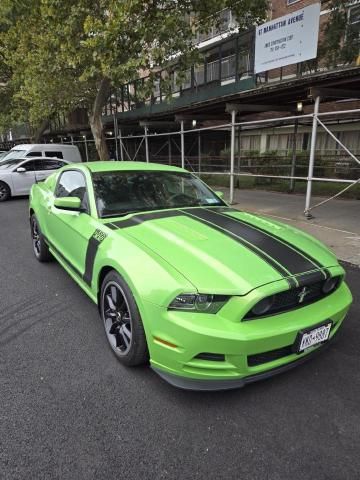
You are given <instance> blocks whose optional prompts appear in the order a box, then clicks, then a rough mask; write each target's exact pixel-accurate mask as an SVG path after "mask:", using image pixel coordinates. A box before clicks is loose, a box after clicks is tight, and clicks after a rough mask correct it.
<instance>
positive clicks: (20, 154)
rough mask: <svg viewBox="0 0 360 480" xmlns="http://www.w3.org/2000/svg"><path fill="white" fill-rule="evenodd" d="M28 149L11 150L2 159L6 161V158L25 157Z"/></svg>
mask: <svg viewBox="0 0 360 480" xmlns="http://www.w3.org/2000/svg"><path fill="white" fill-rule="evenodd" d="M25 153H26V150H10V152H8V154H7V155H6V156H5V157H4V158H2V159H1V162H3V161H4V159H6V160H9V159H10V158H21V157H25Z"/></svg>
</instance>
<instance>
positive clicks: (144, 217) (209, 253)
mask: <svg viewBox="0 0 360 480" xmlns="http://www.w3.org/2000/svg"><path fill="white" fill-rule="evenodd" d="M112 228H114V229H118V230H119V232H120V231H121V232H122V233H125V234H126V235H127V236H129V237H131V238H134V239H136V240H137V242H141V243H142V244H144V245H146V247H147V248H150V249H151V250H153V251H154V252H155V253H156V254H157V255H160V256H161V257H162V258H163V259H164V260H166V261H167V262H168V263H169V264H171V265H172V266H173V267H174V268H176V269H177V270H178V271H179V272H181V273H182V274H183V276H184V277H186V278H187V279H188V280H189V281H190V282H191V283H192V284H193V285H194V286H195V287H196V288H197V289H198V291H199V292H202V293H218V294H221V293H227V294H237V295H245V294H246V293H248V292H249V291H251V290H253V289H254V288H257V287H259V286H261V285H264V284H267V283H271V282H274V281H279V280H284V279H286V281H287V282H288V283H289V286H290V287H297V286H302V285H306V284H309V283H314V282H315V281H320V280H324V279H325V278H326V276H327V273H326V270H325V267H331V266H335V265H337V260H336V257H335V256H334V255H333V254H332V253H331V252H330V251H329V250H328V249H327V248H326V247H324V246H323V245H322V244H321V243H320V242H318V241H317V240H315V239H314V238H312V237H310V236H309V235H307V234H305V233H303V232H301V231H299V230H297V229H294V228H292V227H290V226H287V225H285V224H281V223H279V222H274V221H271V220H268V219H267V218H263V217H260V216H256V215H253V214H250V213H246V212H241V211H238V210H235V209H232V208H230V207H220V208H219V207H217V208H215V207H213V208H187V209H181V210H164V211H158V212H150V213H144V214H136V215H133V216H131V217H127V218H125V219H123V220H120V219H119V220H118V221H114V222H112Z"/></svg>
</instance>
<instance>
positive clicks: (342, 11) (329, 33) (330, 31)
mask: <svg viewBox="0 0 360 480" xmlns="http://www.w3.org/2000/svg"><path fill="white" fill-rule="evenodd" d="M322 4H323V6H325V8H326V9H328V10H329V11H330V13H329V20H328V22H327V23H326V24H325V25H324V27H323V39H322V43H321V45H320V49H319V56H320V57H322V58H324V60H325V61H326V63H327V64H328V65H329V66H331V67H335V66H338V65H340V64H346V63H352V62H353V61H354V60H355V59H356V58H357V57H358V55H359V27H358V25H357V24H350V23H349V3H348V2H344V1H343V0H323V1H322Z"/></svg>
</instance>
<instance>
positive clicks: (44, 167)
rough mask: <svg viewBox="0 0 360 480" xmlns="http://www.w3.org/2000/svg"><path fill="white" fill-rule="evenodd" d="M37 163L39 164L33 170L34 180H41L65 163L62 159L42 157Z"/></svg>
mask: <svg viewBox="0 0 360 480" xmlns="http://www.w3.org/2000/svg"><path fill="white" fill-rule="evenodd" d="M38 165H39V166H38V168H37V170H36V171H35V180H36V182H43V181H44V180H46V179H47V177H48V176H49V175H51V174H52V173H54V172H55V171H56V170H58V169H59V168H61V167H64V166H65V165H67V163H66V162H63V161H62V160H57V159H54V160H52V159H51V158H43V159H41V160H40V159H39V164H38Z"/></svg>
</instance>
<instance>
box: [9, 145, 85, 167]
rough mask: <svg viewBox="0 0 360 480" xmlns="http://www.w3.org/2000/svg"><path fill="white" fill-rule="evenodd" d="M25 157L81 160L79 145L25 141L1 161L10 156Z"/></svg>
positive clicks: (70, 160)
mask: <svg viewBox="0 0 360 480" xmlns="http://www.w3.org/2000/svg"><path fill="white" fill-rule="evenodd" d="M25 157H26V158H27V157H51V158H60V159H63V160H67V161H68V162H71V163H78V162H81V155H80V152H79V149H78V147H77V146H76V145H63V144H62V143H58V144H57V143H24V144H23V145H16V146H15V147H13V148H12V149H11V150H10V151H9V152H8V153H7V155H5V157H4V158H2V159H1V160H0V162H3V161H4V160H9V159H10V158H25Z"/></svg>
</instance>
